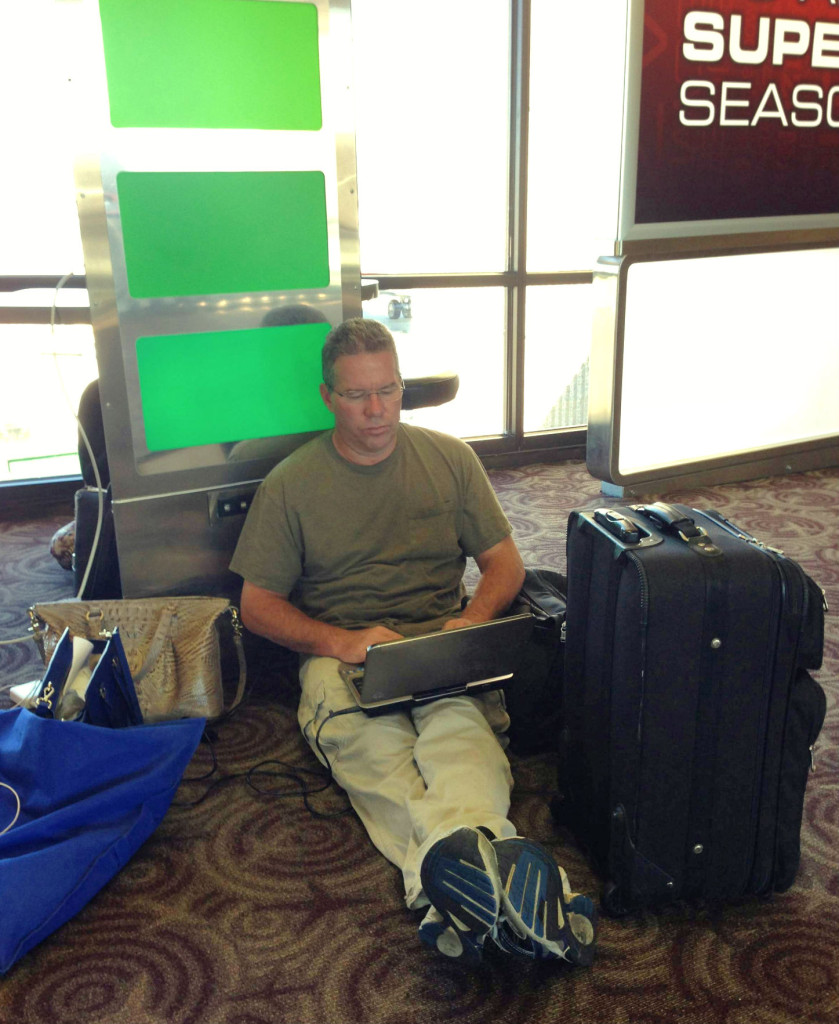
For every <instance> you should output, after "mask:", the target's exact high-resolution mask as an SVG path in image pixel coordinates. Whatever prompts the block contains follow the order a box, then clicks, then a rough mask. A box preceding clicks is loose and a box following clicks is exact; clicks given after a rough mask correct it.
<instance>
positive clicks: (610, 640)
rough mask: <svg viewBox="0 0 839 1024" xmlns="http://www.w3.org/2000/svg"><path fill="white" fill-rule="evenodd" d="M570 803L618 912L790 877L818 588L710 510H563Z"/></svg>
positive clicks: (808, 727)
mask: <svg viewBox="0 0 839 1024" xmlns="http://www.w3.org/2000/svg"><path fill="white" fill-rule="evenodd" d="M567 553H568V612H567V623H566V630H567V635H566V662H565V699H564V728H563V731H562V734H561V743H560V758H559V764H560V770H559V787H560V799H559V800H558V801H557V802H556V804H555V808H556V809H557V813H558V814H559V816H560V818H561V820H562V821H564V822H565V823H566V824H568V825H569V827H570V828H571V829H572V831H573V832H575V833H576V835H577V837H578V839H579V841H580V843H581V845H582V846H583V848H584V849H586V850H587V852H588V853H589V855H590V857H591V858H592V860H593V862H594V864H595V866H596V867H597V868H598V869H599V871H600V873H601V875H602V877H603V878H604V879H605V881H606V885H605V888H604V891H603V895H602V905H603V909H604V910H605V911H606V912H607V913H610V914H621V913H625V912H628V911H632V910H635V909H641V908H649V909H655V908H656V907H657V906H661V905H663V904H666V903H668V902H671V901H673V900H677V899H688V900H703V901H709V902H718V901H730V900H735V899H738V898H740V897H743V896H747V895H758V894H764V893H769V892H772V891H782V890H784V889H786V888H788V887H789V886H790V885H791V884H792V881H793V879H794V877H795V874H796V871H797V868H798V861H799V849H800V847H799V838H800V829H801V820H802V813H803V801H804V789H805V786H806V782H807V777H808V772H809V771H810V768H811V761H812V756H813V746H814V744H815V740H816V737H817V735H818V733H819V730H820V729H821V725H822V722H823V720H824V714H825V696H824V692H823V691H822V689H821V687H820V686H819V684H818V683H816V682H815V680H813V679H812V677H811V676H810V675H809V673H808V672H807V670H808V669H817V668H818V667H819V666H820V665H821V656H822V643H823V631H824V597H823V594H822V592H821V591H820V589H819V588H818V587H817V586H816V585H815V583H813V581H812V580H810V579H809V577H807V576H806V574H805V573H804V571H803V570H802V569H801V567H800V566H798V565H797V564H796V563H795V562H793V561H792V560H790V559H787V558H785V557H784V556H783V555H782V554H781V553H780V552H778V551H775V550H773V549H771V548H768V547H766V546H764V545H762V544H760V543H759V542H758V541H756V540H755V539H754V538H752V537H750V536H748V535H747V534H745V533H743V532H742V531H741V530H739V529H738V528H737V527H735V526H733V525H732V524H730V523H728V522H727V521H726V520H725V519H723V518H722V517H721V516H719V515H718V514H717V513H714V512H698V511H696V510H694V509H690V508H687V507H685V506H683V505H665V504H663V503H656V504H653V505H648V506H642V505H635V506H615V507H613V508H611V509H597V510H593V511H578V512H573V513H572V514H571V517H570V520H569V524H568V538H567Z"/></svg>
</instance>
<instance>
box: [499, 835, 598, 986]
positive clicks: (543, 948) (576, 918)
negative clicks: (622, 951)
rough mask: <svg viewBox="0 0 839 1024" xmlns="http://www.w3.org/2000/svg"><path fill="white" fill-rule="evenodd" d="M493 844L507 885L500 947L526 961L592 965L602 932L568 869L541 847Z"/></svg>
mask: <svg viewBox="0 0 839 1024" xmlns="http://www.w3.org/2000/svg"><path fill="white" fill-rule="evenodd" d="M492 845H493V848H494V850H495V856H496V861H497V864H498V873H499V875H500V878H501V886H502V891H501V902H502V910H501V916H502V922H501V925H500V927H498V928H496V929H495V931H494V932H493V938H494V939H495V941H496V943H497V944H498V945H499V946H500V947H501V948H502V949H503V950H505V951H506V952H508V953H512V954H513V955H514V956H518V957H520V958H523V959H528V960H560V959H561V960H567V961H568V962H569V963H572V964H579V965H580V966H588V965H589V964H590V963H591V962H592V960H593V959H594V939H595V932H596V929H597V911H596V910H595V907H594V903H593V902H592V901H591V900H590V899H589V898H588V897H587V896H581V895H578V894H576V893H572V892H571V886H570V885H569V882H568V876H567V875H566V873H565V871H564V870H563V868H561V867H560V866H559V865H558V864H557V863H556V861H555V860H554V858H553V856H552V855H551V854H550V853H549V852H548V851H547V850H546V849H544V847H542V846H540V845H539V844H538V843H534V842H531V841H530V840H529V839H522V838H520V837H518V836H516V837H515V838H513V839H496V840H495V842H494V843H493V844H492Z"/></svg>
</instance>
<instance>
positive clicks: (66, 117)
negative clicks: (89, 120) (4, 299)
mask: <svg viewBox="0 0 839 1024" xmlns="http://www.w3.org/2000/svg"><path fill="white" fill-rule="evenodd" d="M0 8H2V13H0V94H2V95H3V96H4V97H5V102H4V104H3V139H4V143H5V144H6V145H5V157H4V159H3V160H2V161H0V196H2V200H0V201H1V202H2V204H3V209H2V214H0V223H2V236H3V244H2V247H0V274H45V273H46V274H50V273H52V274H64V273H67V272H69V271H73V272H74V273H77V274H82V273H84V262H83V260H82V247H81V239H80V235H79V221H78V216H77V214H76V192H75V185H74V183H73V157H74V154H75V149H76V147H77V146H78V144H79V142H78V137H79V116H80V110H79V106H80V103H79V97H78V96H77V95H76V92H75V90H74V80H73V77H74V76H73V71H72V68H73V67H77V66H78V65H79V63H83V62H84V61H85V59H86V58H85V47H84V45H83V43H84V41H83V39H82V38H81V36H82V32H81V29H80V25H79V23H80V21H81V20H82V19H81V18H80V17H79V10H80V5H79V4H77V3H60V2H56V0H27V2H26V3H20V4H16V3H9V4H3V5H0ZM11 97H15V99H14V100H12V99H11Z"/></svg>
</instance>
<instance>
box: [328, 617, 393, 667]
mask: <svg viewBox="0 0 839 1024" xmlns="http://www.w3.org/2000/svg"><path fill="white" fill-rule="evenodd" d="M342 632H343V633H344V636H343V637H342V638H341V642H340V644H339V645H338V646H337V648H336V657H337V658H338V659H339V660H340V661H346V662H349V664H351V665H360V664H362V663H363V662H365V661H366V660H367V648H368V647H372V646H373V644H382V643H384V642H385V641H386V640H401V639H402V635H401V633H394V631H393V630H392V629H388V628H387V626H370V627H369V628H368V629H348V630H342Z"/></svg>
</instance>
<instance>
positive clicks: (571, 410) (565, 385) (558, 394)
mask: <svg viewBox="0 0 839 1024" xmlns="http://www.w3.org/2000/svg"><path fill="white" fill-rule="evenodd" d="M592 299H593V294H592V289H591V286H590V285H586V284H569V285H553V286H547V285H546V286H544V287H539V288H536V287H531V288H529V289H528V291H527V320H526V324H527V328H526V337H525V346H524V352H525V356H524V359H525V365H524V429H525V432H532V431H539V430H550V429H552V428H556V427H577V426H585V425H586V424H587V422H588V356H589V349H590V347H591V326H592V319H591V318H592Z"/></svg>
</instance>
